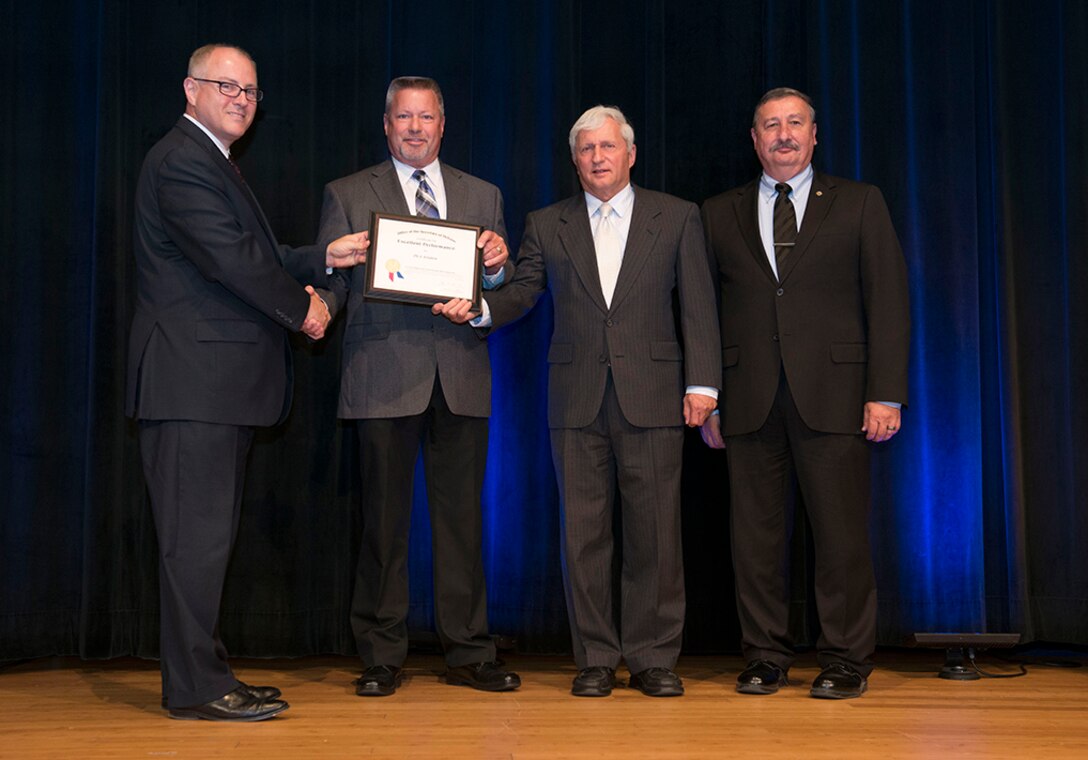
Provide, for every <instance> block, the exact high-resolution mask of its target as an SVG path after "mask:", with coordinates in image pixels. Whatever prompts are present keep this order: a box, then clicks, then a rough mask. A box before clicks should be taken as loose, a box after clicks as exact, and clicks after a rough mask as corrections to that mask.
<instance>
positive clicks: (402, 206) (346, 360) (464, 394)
mask: <svg viewBox="0 0 1088 760" xmlns="http://www.w3.org/2000/svg"><path fill="white" fill-rule="evenodd" d="M442 184H443V186H444V187H445V191H446V200H447V203H446V207H447V209H446V210H447V214H446V218H447V219H448V220H449V221H452V222H461V223H464V224H475V225H479V226H481V227H485V228H487V229H490V230H494V231H495V232H497V233H498V234H500V235H502V237H503V239H506V222H505V221H504V219H503V208H502V194H501V193H500V192H499V189H498V188H497V187H495V186H494V185H492V184H490V183H487V182H484V181H483V180H481V179H477V178H476V177H473V176H471V175H469V174H465V173H464V172H462V171H460V170H458V169H455V168H453V167H452V166H450V165H448V164H445V163H443V164H442ZM371 211H384V212H386V213H390V214H408V213H411V212H409V210H408V207H407V205H406V203H405V200H404V192H403V191H402V190H401V186H400V181H399V178H398V176H397V171H396V169H395V168H394V166H393V162H392V161H385V162H383V163H380V164H377V165H375V166H371V167H370V168H368V169H363V170H362V171H360V172H356V173H355V174H352V175H350V176H347V177H343V178H341V179H338V180H335V181H333V182H330V183H329V184H328V185H326V186H325V201H324V205H323V207H322V210H321V231H320V233H319V234H318V240H319V242H322V243H327V242H329V241H330V240H333V239H335V238H337V237H340V236H341V235H346V234H348V232H351V231H353V230H363V229H369V227H370V212H371ZM512 271H513V270H512V267H511V268H510V269H508V271H507V273H506V277H507V279H509V277H510V276H511V274H512ZM365 277H366V267H365V266H359V267H355V269H354V270H353V271H352V273H351V280H350V293H349V294H347V299H346V300H347V311H348V316H347V325H346V326H345V329H344V354H343V359H342V362H343V370H342V372H341V378H340V408H339V412H338V414H339V416H340V417H341V418H344V419H373V418H386V417H406V416H409V415H415V414H421V413H422V412H423V410H424V409H426V408H427V404H428V403H429V402H430V399H431V389H432V387H433V385H434V378H435V373H436V371H437V373H438V376H439V378H440V379H441V381H442V391H443V393H444V395H445V398H446V403H447V404H448V405H449V408H450V411H452V412H453V413H454V414H460V415H465V416H469V417H487V416H489V415H490V414H491V362H490V359H489V358H488V353H487V342H486V340H485V339H484V338H485V335H483V334H482V333H480V332H478V331H477V330H474V329H473V328H471V327H469V326H468V325H455V324H453V323H452V322H450V321H449V320H447V319H446V318H445V317H441V316H438V317H436V316H434V315H433V314H431V310H430V308H429V307H427V306H416V305H411V304H398V303H384V302H381V301H375V300H370V299H364V298H363V284H364V282H365V279H364V278H365ZM333 287H334V289H337V290H338V291H341V292H342V291H343V290H344V289H345V288H346V284H341V285H337V284H336V283H335V281H334V284H333ZM342 301H343V299H342V298H341V297H340V296H339V294H338V296H337V303H338V304H339V303H342Z"/></svg>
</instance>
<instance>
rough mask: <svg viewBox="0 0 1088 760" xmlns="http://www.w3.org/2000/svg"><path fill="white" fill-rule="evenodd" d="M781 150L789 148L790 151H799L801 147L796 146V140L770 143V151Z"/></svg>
mask: <svg viewBox="0 0 1088 760" xmlns="http://www.w3.org/2000/svg"><path fill="white" fill-rule="evenodd" d="M782 148H789V149H790V150H801V146H800V145H798V144H797V141H796V140H789V139H787V140H775V141H774V142H773V143H771V151H772V152H773V151H776V150H781V149H782Z"/></svg>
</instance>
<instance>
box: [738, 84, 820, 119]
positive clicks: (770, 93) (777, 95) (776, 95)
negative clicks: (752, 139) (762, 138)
mask: <svg viewBox="0 0 1088 760" xmlns="http://www.w3.org/2000/svg"><path fill="white" fill-rule="evenodd" d="M782 98H800V99H801V100H803V101H805V105H807V106H808V115H809V116H810V117H811V118H812V123H813V124H815V123H816V106H814V105H812V98H810V97H809V96H808V95H806V94H805V93H803V92H801V91H800V90H795V89H793V88H792V87H775V88H774V89H773V90H767V92H765V93H763V97H762V98H760V99H759V102H758V103H756V110H755V111H753V112H752V129H755V127H756V119H757V118H758V117H759V109H760V108H762V107H763V106H764V104H766V103H769V102H771V101H772V100H781V99H782Z"/></svg>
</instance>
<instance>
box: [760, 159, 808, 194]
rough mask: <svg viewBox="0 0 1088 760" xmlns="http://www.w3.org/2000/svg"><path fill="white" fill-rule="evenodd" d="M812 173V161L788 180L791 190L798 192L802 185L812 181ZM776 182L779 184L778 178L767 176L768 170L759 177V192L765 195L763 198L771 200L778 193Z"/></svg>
mask: <svg viewBox="0 0 1088 760" xmlns="http://www.w3.org/2000/svg"><path fill="white" fill-rule="evenodd" d="M812 174H813V172H812V164H811V163H810V164H809V165H808V166H806V167H805V168H804V169H802V170H801V171H799V172H798V173H797V174H795V175H793V176H792V177H790V178H789V179H788V180H786V184H787V185H789V186H790V192H791V193H796V192H797V190H798V188H800V187H801V185H803V184H805V183H806V182H809V181H811V180H812ZM776 184H778V180H774V179H771V178H770V177H768V176H767V172H763V174H762V175H761V176H760V178H759V194H760V195H761V196H762V197H763V200H765V201H766V200H770V199H771V198H774V197H775V196H776V195H778V191H777V190H775V189H774V186H775V185H776Z"/></svg>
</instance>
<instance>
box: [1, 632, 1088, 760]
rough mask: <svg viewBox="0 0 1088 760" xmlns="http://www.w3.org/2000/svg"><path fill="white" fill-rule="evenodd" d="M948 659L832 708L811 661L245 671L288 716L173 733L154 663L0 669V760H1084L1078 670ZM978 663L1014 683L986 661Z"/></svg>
mask: <svg viewBox="0 0 1088 760" xmlns="http://www.w3.org/2000/svg"><path fill="white" fill-rule="evenodd" d="M942 661H943V654H942V653H940V652H936V651H899V650H896V651H890V652H881V653H880V654H879V656H878V665H879V667H878V668H877V670H876V671H875V672H874V673H873V676H872V677H871V678H870V681H869V692H868V693H867V694H866V695H865V696H863V697H861V698H860V699H854V700H847V701H841V702H837V701H824V700H816V699H812V698H810V697H809V696H808V686H809V684H810V683H811V681H812V679H813V678H814V677H815V675H816V673H817V670H818V669H817V667H816V665H815V661H814V659H813V658H812V657H811V656H809V657H802V658H801V660H800V661H799V663H798V664H797V665H796V666H795V667H794V669H793V670H792V671H791V673H790V679H791V682H792V685H791V687H790V688H788V689H784V690H783V691H780V692H779V693H778V694H776V695H773V696H768V697H759V696H745V695H740V694H737V693H736V692H734V690H733V684H734V679H735V678H736V675H737V673H738V672H739V671H740V669H741V667H742V662H741V660H740V659H739V658H736V657H685V658H682V659H681V661H680V665H679V667H678V671H679V673H680V675H681V676H683V678H684V681H685V685H686V687H687V694H686V696H684V697H680V698H672V699H651V698H649V697H645V696H643V695H642V694H640V693H638V692H636V691H634V690H632V689H626V688H624V689H618V690H617V691H616V692H615V693H614V694H613V695H612V696H611V697H609V698H604V699H584V698H583V699H579V698H576V697H572V696H571V695H570V693H569V689H570V680H571V678H572V677H573V675H574V666H573V664H572V663H571V662H570V661H569V660H568V659H567V658H563V657H526V656H515V657H510V658H508V660H507V664H508V665H509V666H510V667H512V668H514V669H516V670H517V671H518V672H519V673H520V674H521V676H522V681H523V686H522V688H521V689H520V690H518V691H516V692H512V693H506V694H485V693H481V692H476V691H473V690H471V689H468V688H464V687H453V686H447V685H446V684H445V683H444V682H442V680H441V678H440V677H439V675H440V673H441V672H442V667H443V666H442V661H441V659H440V658H438V657H435V656H425V655H419V656H416V655H413V656H412V657H410V658H409V661H408V666H407V668H406V672H407V674H408V675H409V680H407V681H406V683H405V685H404V686H403V687H402V688H401V690H400V691H398V692H397V694H396V695H394V696H392V697H386V698H366V699H363V698H359V697H356V696H355V694H354V689H353V687H352V683H351V682H352V680H353V679H354V678H355V677H357V676H358V670H357V666H356V662H355V660H354V659H353V658H347V657H310V658H302V659H298V660H237V661H235V662H234V664H235V670H236V672H237V673H238V675H239V676H240V677H241V678H242V679H243V680H245V681H247V682H249V683H255V684H271V685H276V686H279V687H280V688H281V689H283V691H284V698H285V699H287V700H288V701H290V703H291V709H290V710H287V711H286V712H285V713H283V714H282V715H280V716H278V717H276V718H274V719H272V720H268V721H264V722H261V723H249V724H224V723H212V722H207V721H176V720H169V719H167V718H166V717H165V713H164V712H163V711H162V710H160V708H159V699H160V693H159V673H158V666H157V663H155V662H148V661H142V660H135V659H120V660H110V661H106V662H90V661H80V660H78V659H75V658H53V659H42V660H35V661H31V662H25V663H22V664H18V665H14V666H11V667H9V668H7V669H5V670H3V671H0V757H2V758H13V759H14V758H19V759H20V760H27V759H29V758H118V757H143V758H164V757H165V758H206V757H224V756H237V757H243V756H247V757H256V758H316V757H345V758H347V757H352V758H355V757H362V758H442V760H459V759H460V758H517V759H519V760H520V759H526V760H528V759H530V758H533V759H535V758H541V759H543V758H547V759H548V760H556V759H558V758H624V759H625V760H628V759H630V758H685V759H687V758H732V757H771V756H773V757H779V758H806V759H808V758H879V759H880V760H888V759H889V758H927V759H929V758H1017V759H1020V758H1082V759H1083V758H1088V668H1085V667H1081V668H1056V667H1042V666H1030V667H1029V672H1028V675H1026V676H1024V677H1023V678H1012V679H1003V680H997V679H982V680H980V681H968V682H959V681H946V680H942V679H939V678H937V677H936V675H935V674H936V672H937V670H939V668H940V665H941V664H942ZM1081 662H1082V664H1083V660H1081ZM979 664H980V666H981V667H982V668H983V669H984V670H990V671H995V672H1013V671H1014V668H1012V667H1011V666H1010V665H1008V664H1006V663H1003V662H1001V661H1000V660H997V659H995V658H992V657H989V656H988V655H987V654H986V653H983V654H982V655H981V656H980V659H979ZM621 675H623V676H626V673H621Z"/></svg>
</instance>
